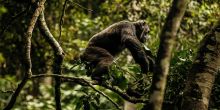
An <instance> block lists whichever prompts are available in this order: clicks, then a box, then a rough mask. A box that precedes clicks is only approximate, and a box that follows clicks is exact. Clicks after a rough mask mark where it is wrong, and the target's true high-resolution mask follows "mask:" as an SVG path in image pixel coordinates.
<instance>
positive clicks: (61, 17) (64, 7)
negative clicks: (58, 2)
mask: <svg viewBox="0 0 220 110" xmlns="http://www.w3.org/2000/svg"><path fill="white" fill-rule="evenodd" d="M67 1H68V0H65V2H64V4H63V10H62V14H61V16H60V24H59V26H60V27H59V28H60V29H59V30H60V33H59V37H58V41H59V42H61V35H62V25H63V22H64V18H63V16H64V15H65V9H66V4H67Z"/></svg>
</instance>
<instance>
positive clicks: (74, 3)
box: [69, 0, 93, 12]
mask: <svg viewBox="0 0 220 110" xmlns="http://www.w3.org/2000/svg"><path fill="white" fill-rule="evenodd" d="M69 2H70V3H72V4H73V5H77V6H79V7H81V8H82V9H85V10H87V11H90V12H93V10H91V9H88V8H86V7H84V6H82V5H80V4H78V3H76V2H72V1H70V0H69Z"/></svg>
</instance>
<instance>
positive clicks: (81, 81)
mask: <svg viewBox="0 0 220 110" xmlns="http://www.w3.org/2000/svg"><path fill="white" fill-rule="evenodd" d="M39 77H59V78H62V82H74V83H77V84H80V85H82V86H89V85H88V84H91V85H99V86H102V87H104V88H106V89H109V90H111V91H113V92H115V93H117V94H118V95H119V96H120V97H122V98H123V99H125V100H127V101H130V102H132V103H147V102H148V100H147V99H137V98H134V97H131V96H129V95H128V94H126V93H125V92H124V91H122V90H121V89H119V88H117V87H113V86H111V85H108V84H104V83H103V84H100V83H98V82H97V81H88V80H86V79H83V78H78V77H70V76H64V75H57V74H39V75H32V77H31V79H34V78H39Z"/></svg>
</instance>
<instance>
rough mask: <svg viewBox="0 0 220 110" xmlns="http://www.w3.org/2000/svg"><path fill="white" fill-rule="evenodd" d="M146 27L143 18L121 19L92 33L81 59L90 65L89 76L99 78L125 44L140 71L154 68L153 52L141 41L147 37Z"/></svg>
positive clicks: (106, 72) (106, 71) (88, 66)
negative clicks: (136, 19)
mask: <svg viewBox="0 0 220 110" xmlns="http://www.w3.org/2000/svg"><path fill="white" fill-rule="evenodd" d="M149 31H150V30H149V27H148V25H147V24H146V23H145V21H143V20H140V21H136V22H130V21H120V22H117V23H114V24H112V25H110V26H109V27H107V28H106V29H104V30H103V31H101V32H99V33H97V34H95V35H94V36H93V37H92V38H91V39H90V40H89V43H88V46H87V48H86V49H85V51H84V53H83V54H82V55H80V59H81V61H83V62H86V65H87V66H86V68H87V69H88V68H90V69H91V68H92V70H91V78H92V79H93V80H98V81H100V80H102V76H103V74H108V72H109V71H108V69H109V66H110V65H111V64H112V63H113V59H114V57H115V56H117V55H118V54H119V53H121V52H122V51H123V50H124V49H125V48H127V49H128V50H129V51H130V52H131V54H132V56H133V58H134V60H135V62H136V63H138V64H139V65H140V67H141V71H142V72H143V73H147V72H149V71H153V68H154V63H155V62H154V56H153V55H152V53H151V51H150V50H148V49H145V48H144V45H143V43H144V42H145V41H146V39H147V38H148V36H147V34H148V33H149Z"/></svg>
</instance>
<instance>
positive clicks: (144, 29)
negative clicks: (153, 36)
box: [139, 24, 150, 43]
mask: <svg viewBox="0 0 220 110" xmlns="http://www.w3.org/2000/svg"><path fill="white" fill-rule="evenodd" d="M141 30H142V32H141V35H140V38H139V40H140V42H142V43H145V42H146V40H147V39H148V38H149V36H148V34H149V32H150V29H149V27H148V25H147V24H144V25H143V26H141Z"/></svg>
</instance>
